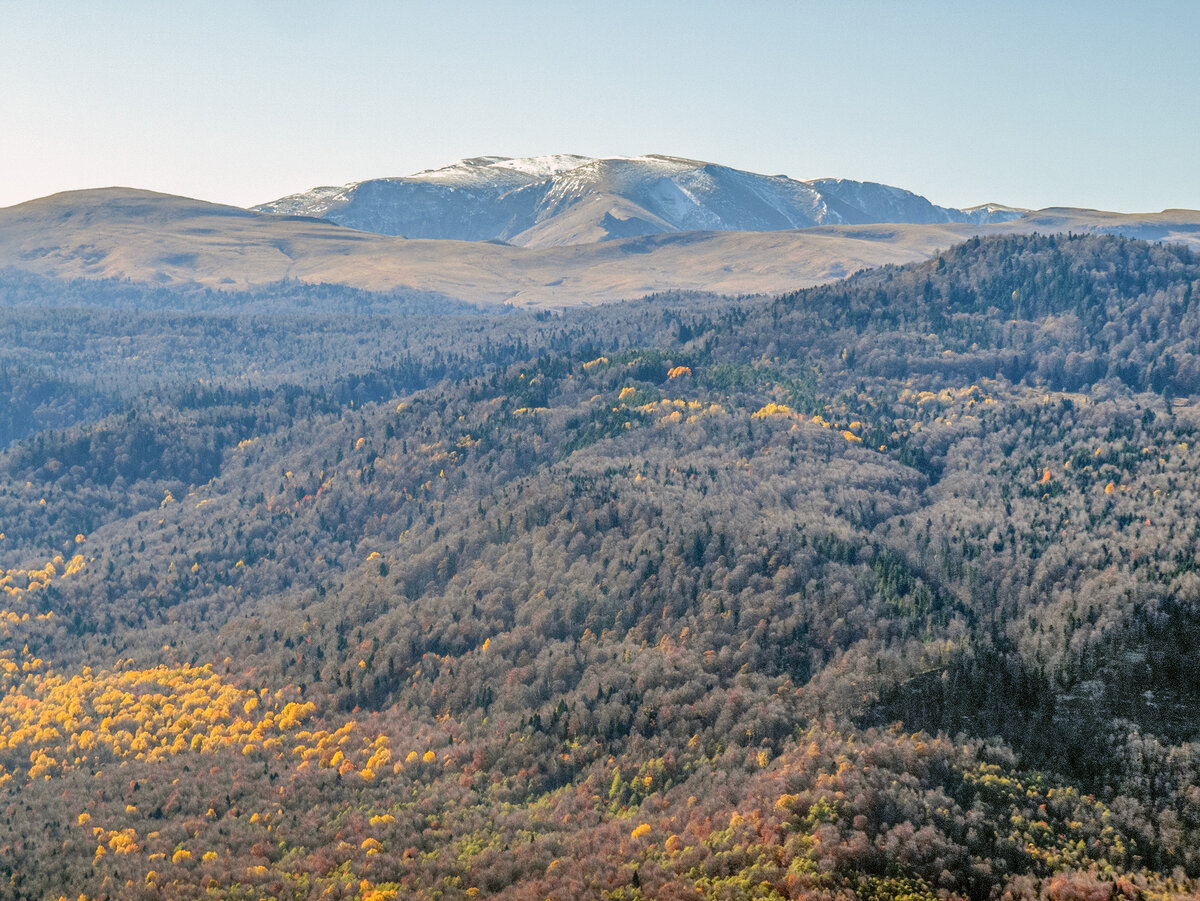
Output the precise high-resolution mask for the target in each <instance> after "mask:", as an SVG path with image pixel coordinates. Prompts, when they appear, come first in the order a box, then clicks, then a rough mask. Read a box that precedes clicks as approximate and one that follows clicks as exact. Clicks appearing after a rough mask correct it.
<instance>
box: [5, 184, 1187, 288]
mask: <svg viewBox="0 0 1200 901" xmlns="http://www.w3.org/2000/svg"><path fill="white" fill-rule="evenodd" d="M1066 231H1074V232H1077V233H1083V232H1115V233H1129V234H1132V235H1134V236H1138V237H1145V238H1150V239H1153V240H1159V241H1170V242H1180V243H1185V244H1193V245H1194V244H1196V243H1197V242H1198V241H1200V213H1196V212H1194V211H1187V210H1173V211H1166V212H1163V213H1156V214H1145V215H1124V214H1116V213H1104V212H1098V211H1087V210H1073V209H1062V210H1045V211H1041V212H1037V213H1030V214H1027V215H1026V216H1024V217H1022V218H1020V219H1016V220H1013V221H1012V222H1008V223H1001V224H993V225H971V224H955V223H943V224H936V225H909V224H886V225H853V226H821V227H816V228H808V229H801V230H793V231H772V232H683V233H669V234H661V235H647V236H640V237H633V238H627V239H621V240H615V241H604V242H598V243H585V244H578V245H571V246H562V247H544V248H522V247H513V246H508V245H504V244H500V243H492V242H480V241H439V240H406V239H404V238H400V237H394V236H387V235H378V234H373V233H370V232H361V231H354V230H352V229H348V228H343V227H340V226H337V225H334V224H332V223H329V222H326V221H323V220H317V219H310V218H304V217H296V216H277V215H268V214H264V213H254V212H249V211H247V210H242V209H239V208H236V207H229V206H222V205H218V204H211V203H206V202H203V201H199V200H191V199H188V198H182V197H174V196H170V195H164V194H155V193H153V192H149V191H141V190H135V189H131V188H103V189H95V190H88V191H73V192H66V193H63V194H56V195H53V196H51V197H45V198H42V199H40V200H34V201H30V202H28V203H23V204H18V205H17V206H13V207H8V208H6V209H4V210H0V267H11V268H13V269H16V270H20V271H23V272H30V273H35V274H38V275H43V276H50V277H53V278H59V279H73V278H81V277H82V278H107V279H113V278H115V279H131V280H133V281H136V282H143V283H148V284H153V285H174V286H188V285H205V286H209V287H214V288H225V289H229V290H238V289H245V288H248V287H252V286H261V285H265V284H270V283H275V282H279V281H281V280H284V279H294V280H297V281H301V282H307V283H333V284H339V285H347V286H351V287H356V288H364V289H369V290H373V291H386V290H392V289H396V288H407V289H415V290H424V291H431V292H436V293H438V294H441V295H445V296H448V297H452V298H458V299H461V300H466V301H469V302H473V303H510V304H519V305H525V304H530V305H533V306H537V307H566V306H575V305H579V304H584V303H599V302H602V301H607V300H618V299H630V298H635V297H640V296H643V295H645V294H649V293H653V292H659V291H671V290H682V291H689V290H690V291H705V292H713V293H719V294H764V293H778V292H781V291H788V290H794V289H796V288H801V287H805V286H808V285H814V284H818V283H821V282H827V281H831V280H836V279H840V278H844V277H845V276H847V275H849V274H850V273H853V272H856V271H858V270H860V269H864V268H870V267H874V266H880V265H883V264H903V263H908V262H912V261H914V260H920V259H925V258H928V257H929V256H931V255H932V254H933V253H934V252H935V251H936V250H937V249H939V248H947V247H950V246H951V245H953V244H957V243H959V242H961V241H962V240H964V239H966V238H968V237H971V236H973V235H987V234H1000V233H1025V234H1028V233H1032V232H1043V233H1044V232H1066Z"/></svg>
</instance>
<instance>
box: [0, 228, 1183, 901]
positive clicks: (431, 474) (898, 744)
mask: <svg viewBox="0 0 1200 901" xmlns="http://www.w3.org/2000/svg"><path fill="white" fill-rule="evenodd" d="M0 336H2V337H0V394H3V395H4V396H6V397H7V398H8V404H7V405H6V410H7V412H6V413H5V414H4V418H3V419H2V420H0V444H2V445H3V446H4V449H3V451H2V452H0V588H2V589H3V595H0V806H2V807H3V809H4V816H3V818H2V819H0V897H13V898H39V899H41V898H60V897H62V898H71V899H75V898H84V899H92V898H97V899H98V898H163V897H169V898H175V899H189V898H197V899H198V898H226V899H248V898H278V899H283V898H288V899H301V898H330V899H334V898H338V899H341V898H346V899H349V898H356V899H388V898H397V899H398V898H447V899H450V898H463V897H466V898H473V897H481V896H497V897H503V898H513V899H517V898H530V899H533V898H537V899H542V898H552V899H564V901H566V899H575V898H584V897H597V898H610V899H626V901H629V899H638V898H645V899H651V898H653V899H670V898H679V899H702V898H714V899H716V898H723V899H741V898H763V899H784V898H800V897H819V898H828V899H834V898H854V897H857V898H862V899H867V901H885V899H896V901H900V899H905V901H908V899H933V898H941V899H950V898H963V899H972V901H985V899H997V901H999V899H1018V898H1029V899H1033V898H1045V899H1051V901H1069V899H1089V901H1090V899H1095V901H1107V899H1114V898H1118V897H1120V898H1126V899H1130V901H1134V899H1150V898H1160V897H1167V896H1171V897H1175V896H1195V895H1197V894H1198V893H1200V667H1198V666H1197V665H1196V660H1197V655H1198V654H1200V562H1198V561H1197V545H1198V542H1200V520H1198V519H1197V516H1196V512H1197V509H1200V456H1198V455H1200V446H1198V442H1200V404H1198V403H1197V401H1200V258H1198V257H1196V256H1195V255H1194V254H1192V253H1190V252H1189V251H1187V250H1184V249H1181V248H1176V247H1170V246H1160V245H1154V244H1148V243H1143V242H1138V241H1132V240H1127V239H1122V238H1115V237H1080V236H1071V235H1057V236H1032V237H1030V236H1004V237H996V238H990V239H982V240H981V239H976V240H972V241H969V242H968V243H966V244H964V245H961V246H959V247H956V248H953V249H951V250H949V251H947V252H944V253H942V254H940V255H938V256H937V257H936V258H935V259H932V260H930V261H928V262H926V263H922V264H917V265H912V266H907V267H903V268H895V267H888V268H884V269H878V270H872V271H869V272H863V273H859V274H857V275H855V276H853V277H851V278H849V279H847V280H845V281H844V282H840V283H837V284H833V285H827V286H823V287H817V288H812V289H808V290H804V291H800V292H797V293H794V294H789V295H785V296H781V297H773V298H757V297H753V298H719V297H713V296H707V295H660V296H652V297H648V298H646V299H644V300H641V301H637V302H632V303H627V304H621V305H612V306H602V307H597V308H594V309H575V310H571V311H568V312H565V313H561V314H560V313H548V312H540V313H531V312H519V311H515V310H507V311H496V310H483V309H474V308H470V307H466V306H464V305H462V304H457V303H453V302H450V301H446V300H444V299H441V298H437V297H430V296H426V295H415V294H390V295H371V294H368V293H366V292H355V291H348V290H344V289H340V288H335V287H330V286H304V285H298V284H281V285H278V286H272V287H271V288H270V289H265V290H261V291H256V292H253V293H237V292H229V293H228V294H226V293H223V292H218V291H207V290H206V291H195V292H178V291H175V292H173V291H170V290H167V289H148V288H144V287H138V286H135V285H132V284H129V283H70V284H65V285H57V284H56V283H53V282H43V281H36V280H31V279H29V278H28V277H20V276H16V275H13V274H8V275H5V276H4V277H3V278H0Z"/></svg>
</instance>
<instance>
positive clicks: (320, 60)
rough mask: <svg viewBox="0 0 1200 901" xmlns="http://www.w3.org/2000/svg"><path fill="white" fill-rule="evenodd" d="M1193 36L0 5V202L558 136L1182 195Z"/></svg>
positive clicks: (1000, 22)
mask: <svg viewBox="0 0 1200 901" xmlns="http://www.w3.org/2000/svg"><path fill="white" fill-rule="evenodd" d="M1198 41H1200V2H1195V0H1170V2H1168V0H1163V2H1154V0H1143V2H1141V3H1134V2H1119V3H1117V2H1103V0H1078V2H1052V0H1047V2H994V3H983V2H978V3H977V2H972V0H968V2H961V0H958V2H922V0H910V2H900V0H896V2H868V0H838V2H832V0H831V2H803V0H779V2H762V0H760V2H754V0H750V2H747V0H743V2H741V3H730V2H728V0H720V2H707V0H691V2H654V0H642V2H624V0H605V2H589V3H572V2H565V0H563V2H556V3H550V2H528V3H515V2H502V0H491V2H477V3H468V2H452V0H443V2H438V3H425V2H412V3H405V2H398V0H396V2H384V0H379V2H354V0H340V2H306V0H287V2H276V0H246V2H240V3H235V2H208V0H205V2H189V3H185V2H175V0H119V2H113V3H97V2H92V0H79V2H73V3H68V2H55V0H38V2H36V3H33V2H24V0H0V206H6V205H9V204H12V203H17V202H20V201H23V200H28V199H31V198H34V197H39V196H43V195H45V194H50V193H54V192H56V191H62V190H68V189H73V188H85V187H99V186H105V185H113V184H118V185H128V186H132V187H141V188H150V189H154V190H159V191H165V192H169V193H174V194H184V195H188V196H192V197H199V198H203V199H206V200H213V201H220V202H225V203H233V204H237V205H249V204H252V203H257V202H262V201H266V200H271V199H274V198H276V197H279V196H281V195H284V194H289V193H293V192H296V191H301V190H305V189H307V188H310V187H313V186H316V185H321V184H342V183H345V182H349V181H357V180H361V179H366V178H373V177H378V176H387V175H406V174H409V173H411V172H415V171H417V170H420V169H423V168H430V167H436V166H440V165H444V164H446V163H449V162H451V161H453V160H455V159H458V158H460V157H464V156H476V155H481V154H503V155H507V156H531V155H538V154H544V153H554V152H569V153H580V154H587V155H592V156H607V155H627V154H640V153H666V154H672V155H677V156H688V157H694V158H698V159H706V160H710V161H714V162H720V163H725V164H727V165H731V166H736V167H738V168H743V169H749V170H752V171H755V172H763V173H768V174H776V173H783V174H786V175H790V176H792V177H795V178H815V177H820V176H840V177H845V178H854V179H861V180H869V181H882V182H886V183H888V184H893V185H898V186H900V187H904V188H908V189H910V190H913V191H916V192H918V193H921V194H924V195H925V196H927V197H929V198H930V199H931V200H933V201H934V202H936V203H941V204H944V205H950V206H968V205H972V204H976V203H981V202H984V201H997V202H1002V203H1009V204H1013V205H1017V206H1029V207H1035V208H1040V207H1044V206H1050V205H1069V206H1087V207H1097V208H1102V209H1112V210H1122V211H1148V210H1159V209H1162V208H1164V207H1191V208H1200V166H1198V165H1197V162H1198V160H1200V153H1198V146H1200V65H1198V63H1197V58H1198V56H1200V54H1198V53H1197V43H1198Z"/></svg>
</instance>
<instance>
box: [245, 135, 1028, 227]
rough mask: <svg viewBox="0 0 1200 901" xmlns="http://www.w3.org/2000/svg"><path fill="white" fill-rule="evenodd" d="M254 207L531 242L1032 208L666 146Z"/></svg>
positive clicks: (465, 162)
mask: <svg viewBox="0 0 1200 901" xmlns="http://www.w3.org/2000/svg"><path fill="white" fill-rule="evenodd" d="M251 209H253V210H255V211H258V212H266V213H284V214H290V215H296V214H301V215H314V216H318V217H321V218H326V219H329V220H330V221H332V222H336V223H338V224H339V225H346V226H349V227H352V228H357V229H360V230H364V231H374V232H378V233H380V234H391V235H405V236H408V237H420V238H438V239H442V240H470V241H477V240H502V241H505V242H506V243H511V244H515V245H518V246H527V247H544V246H554V245H561V244H576V243H588V242H590V241H596V240H614V239H617V238H622V237H629V236H630V235H631V234H648V233H651V232H656V231H697V230H716V231H781V230H787V229H795V228H809V227H813V226H818V225H865V224H871V223H879V222H887V223H912V224H922V225H930V224H946V223H956V222H958V223H973V224H979V225H984V224H990V223H996V222H1005V221H1010V220H1012V219H1016V218H1019V216H1020V215H1022V214H1024V213H1025V212H1028V211H1027V210H1018V209H1015V208H1012V207H1005V206H1002V205H999V204H982V205H980V206H977V207H972V208H970V209H967V210H961V209H954V208H950V207H942V206H938V205H936V204H933V203H931V202H930V201H929V200H927V199H926V198H924V197H921V196H920V195H918V194H915V193H913V192H911V191H907V190H905V189H903V188H896V187H892V186H890V185H883V184H878V183H875V182H860V181H854V180H851V179H844V178H815V179H810V180H807V181H801V180H797V179H793V178H789V177H788V176H785V175H760V174H758V173H754V172H748V171H746V170H742V169H735V168H732V167H730V166H724V165H720V164H718V163H711V162H705V161H703V160H694V159H687V158H684V157H674V156H666V155H663V154H646V155H643V156H633V157H622V156H616V157H603V158H592V157H583V156H579V155H576V154H557V155H549V156H543V157H524V158H512V157H501V156H479V157H470V158H467V159H462V160H458V161H456V162H454V163H451V164H450V165H448V166H445V167H442V168H441V169H429V170H424V171H422V172H417V173H414V174H413V175H408V176H400V177H390V178H374V179H367V180H364V181H359V182H351V183H350V184H347V185H344V186H342V187H340V188H338V187H332V186H325V187H318V188H314V189H312V190H310V191H306V192H300V193H298V194H291V195H288V196H286V197H282V198H279V199H277V200H274V201H269V202H267V203H262V204H258V205H256V206H254V207H252V208H251ZM564 217H565V218H564ZM560 220H561V221H562V222H564V223H565V224H563V225H561V226H560V225H559V223H560Z"/></svg>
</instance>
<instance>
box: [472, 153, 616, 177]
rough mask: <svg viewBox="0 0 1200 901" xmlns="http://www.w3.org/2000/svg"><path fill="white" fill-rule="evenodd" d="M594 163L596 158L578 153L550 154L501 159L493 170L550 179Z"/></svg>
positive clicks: (494, 165) (494, 164) (493, 165)
mask: <svg viewBox="0 0 1200 901" xmlns="http://www.w3.org/2000/svg"><path fill="white" fill-rule="evenodd" d="M592 162H595V158H594V157H590V156H580V155H579V154H576V153H550V154H547V155H545V156H525V157H517V158H509V159H501V160H499V161H497V162H495V163H493V164H492V166H491V168H494V169H511V170H513V171H514V172H522V173H524V174H526V175H534V176H537V177H539V178H549V177H550V176H553V175H560V174H562V173H563V172H569V171H570V170H572V169H578V168H579V167H580V166H585V165H587V164H588V163H592Z"/></svg>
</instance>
